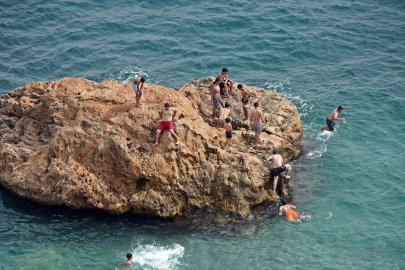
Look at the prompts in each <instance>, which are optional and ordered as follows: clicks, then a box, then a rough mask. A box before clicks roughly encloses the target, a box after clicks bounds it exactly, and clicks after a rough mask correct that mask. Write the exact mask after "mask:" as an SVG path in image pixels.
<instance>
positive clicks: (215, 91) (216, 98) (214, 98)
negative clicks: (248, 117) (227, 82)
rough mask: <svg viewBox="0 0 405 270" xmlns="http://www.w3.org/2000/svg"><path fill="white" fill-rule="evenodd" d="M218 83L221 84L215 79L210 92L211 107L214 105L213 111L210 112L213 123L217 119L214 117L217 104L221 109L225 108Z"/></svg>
mask: <svg viewBox="0 0 405 270" xmlns="http://www.w3.org/2000/svg"><path fill="white" fill-rule="evenodd" d="M220 82H221V80H220V79H218V78H216V79H215V83H214V85H213V86H212V90H211V105H214V109H213V111H212V119H214V121H215V120H216V119H217V118H216V117H215V113H216V111H217V107H218V106H219V103H221V105H222V107H225V105H224V102H223V100H222V98H221V92H220V90H219V83H220Z"/></svg>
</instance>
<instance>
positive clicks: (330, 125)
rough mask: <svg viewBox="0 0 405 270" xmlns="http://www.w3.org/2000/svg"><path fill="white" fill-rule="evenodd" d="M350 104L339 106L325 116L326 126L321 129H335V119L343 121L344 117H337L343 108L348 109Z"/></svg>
mask: <svg viewBox="0 0 405 270" xmlns="http://www.w3.org/2000/svg"><path fill="white" fill-rule="evenodd" d="M350 107H351V106H347V107H345V106H339V107H337V108H336V109H334V110H333V112H332V113H331V114H330V115H329V116H328V118H326V126H323V127H321V131H324V130H327V131H331V132H333V131H334V130H335V120H339V121H345V119H344V118H337V117H338V115H339V113H341V112H342V111H343V109H349V108H350Z"/></svg>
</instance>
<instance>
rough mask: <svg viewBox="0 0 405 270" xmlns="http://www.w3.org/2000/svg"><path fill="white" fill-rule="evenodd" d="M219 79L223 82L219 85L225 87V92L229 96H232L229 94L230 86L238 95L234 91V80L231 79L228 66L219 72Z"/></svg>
mask: <svg viewBox="0 0 405 270" xmlns="http://www.w3.org/2000/svg"><path fill="white" fill-rule="evenodd" d="M217 79H220V82H221V83H220V84H219V87H222V88H224V90H225V94H226V95H227V97H228V98H231V97H230V96H229V94H228V86H229V90H230V91H231V93H232V94H233V95H236V93H235V92H234V91H233V81H231V80H229V77H228V69H227V68H223V69H222V72H220V73H218V75H217Z"/></svg>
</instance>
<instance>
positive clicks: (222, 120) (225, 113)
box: [216, 103, 231, 127]
mask: <svg viewBox="0 0 405 270" xmlns="http://www.w3.org/2000/svg"><path fill="white" fill-rule="evenodd" d="M230 106H231V105H229V103H225V108H221V110H219V118H217V119H216V121H217V123H218V125H219V126H220V127H222V125H223V124H224V123H225V118H228V117H229V116H230V115H231V108H230Z"/></svg>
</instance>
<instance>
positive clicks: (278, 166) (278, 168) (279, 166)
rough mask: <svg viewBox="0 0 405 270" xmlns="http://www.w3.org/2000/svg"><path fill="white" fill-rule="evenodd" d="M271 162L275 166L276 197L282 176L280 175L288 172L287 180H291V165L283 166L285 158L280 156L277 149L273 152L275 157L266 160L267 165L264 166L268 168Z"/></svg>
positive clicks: (286, 174)
mask: <svg viewBox="0 0 405 270" xmlns="http://www.w3.org/2000/svg"><path fill="white" fill-rule="evenodd" d="M269 160H270V161H271V163H272V164H273V195H276V187H277V182H278V177H279V176H280V173H282V172H284V171H287V172H286V173H285V178H290V170H291V165H290V164H285V165H283V162H284V161H283V157H282V156H281V155H280V154H278V152H277V150H276V149H274V150H273V155H271V156H269V157H268V158H267V159H266V163H265V164H264V166H265V167H266V168H267V163H268V162H269Z"/></svg>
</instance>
